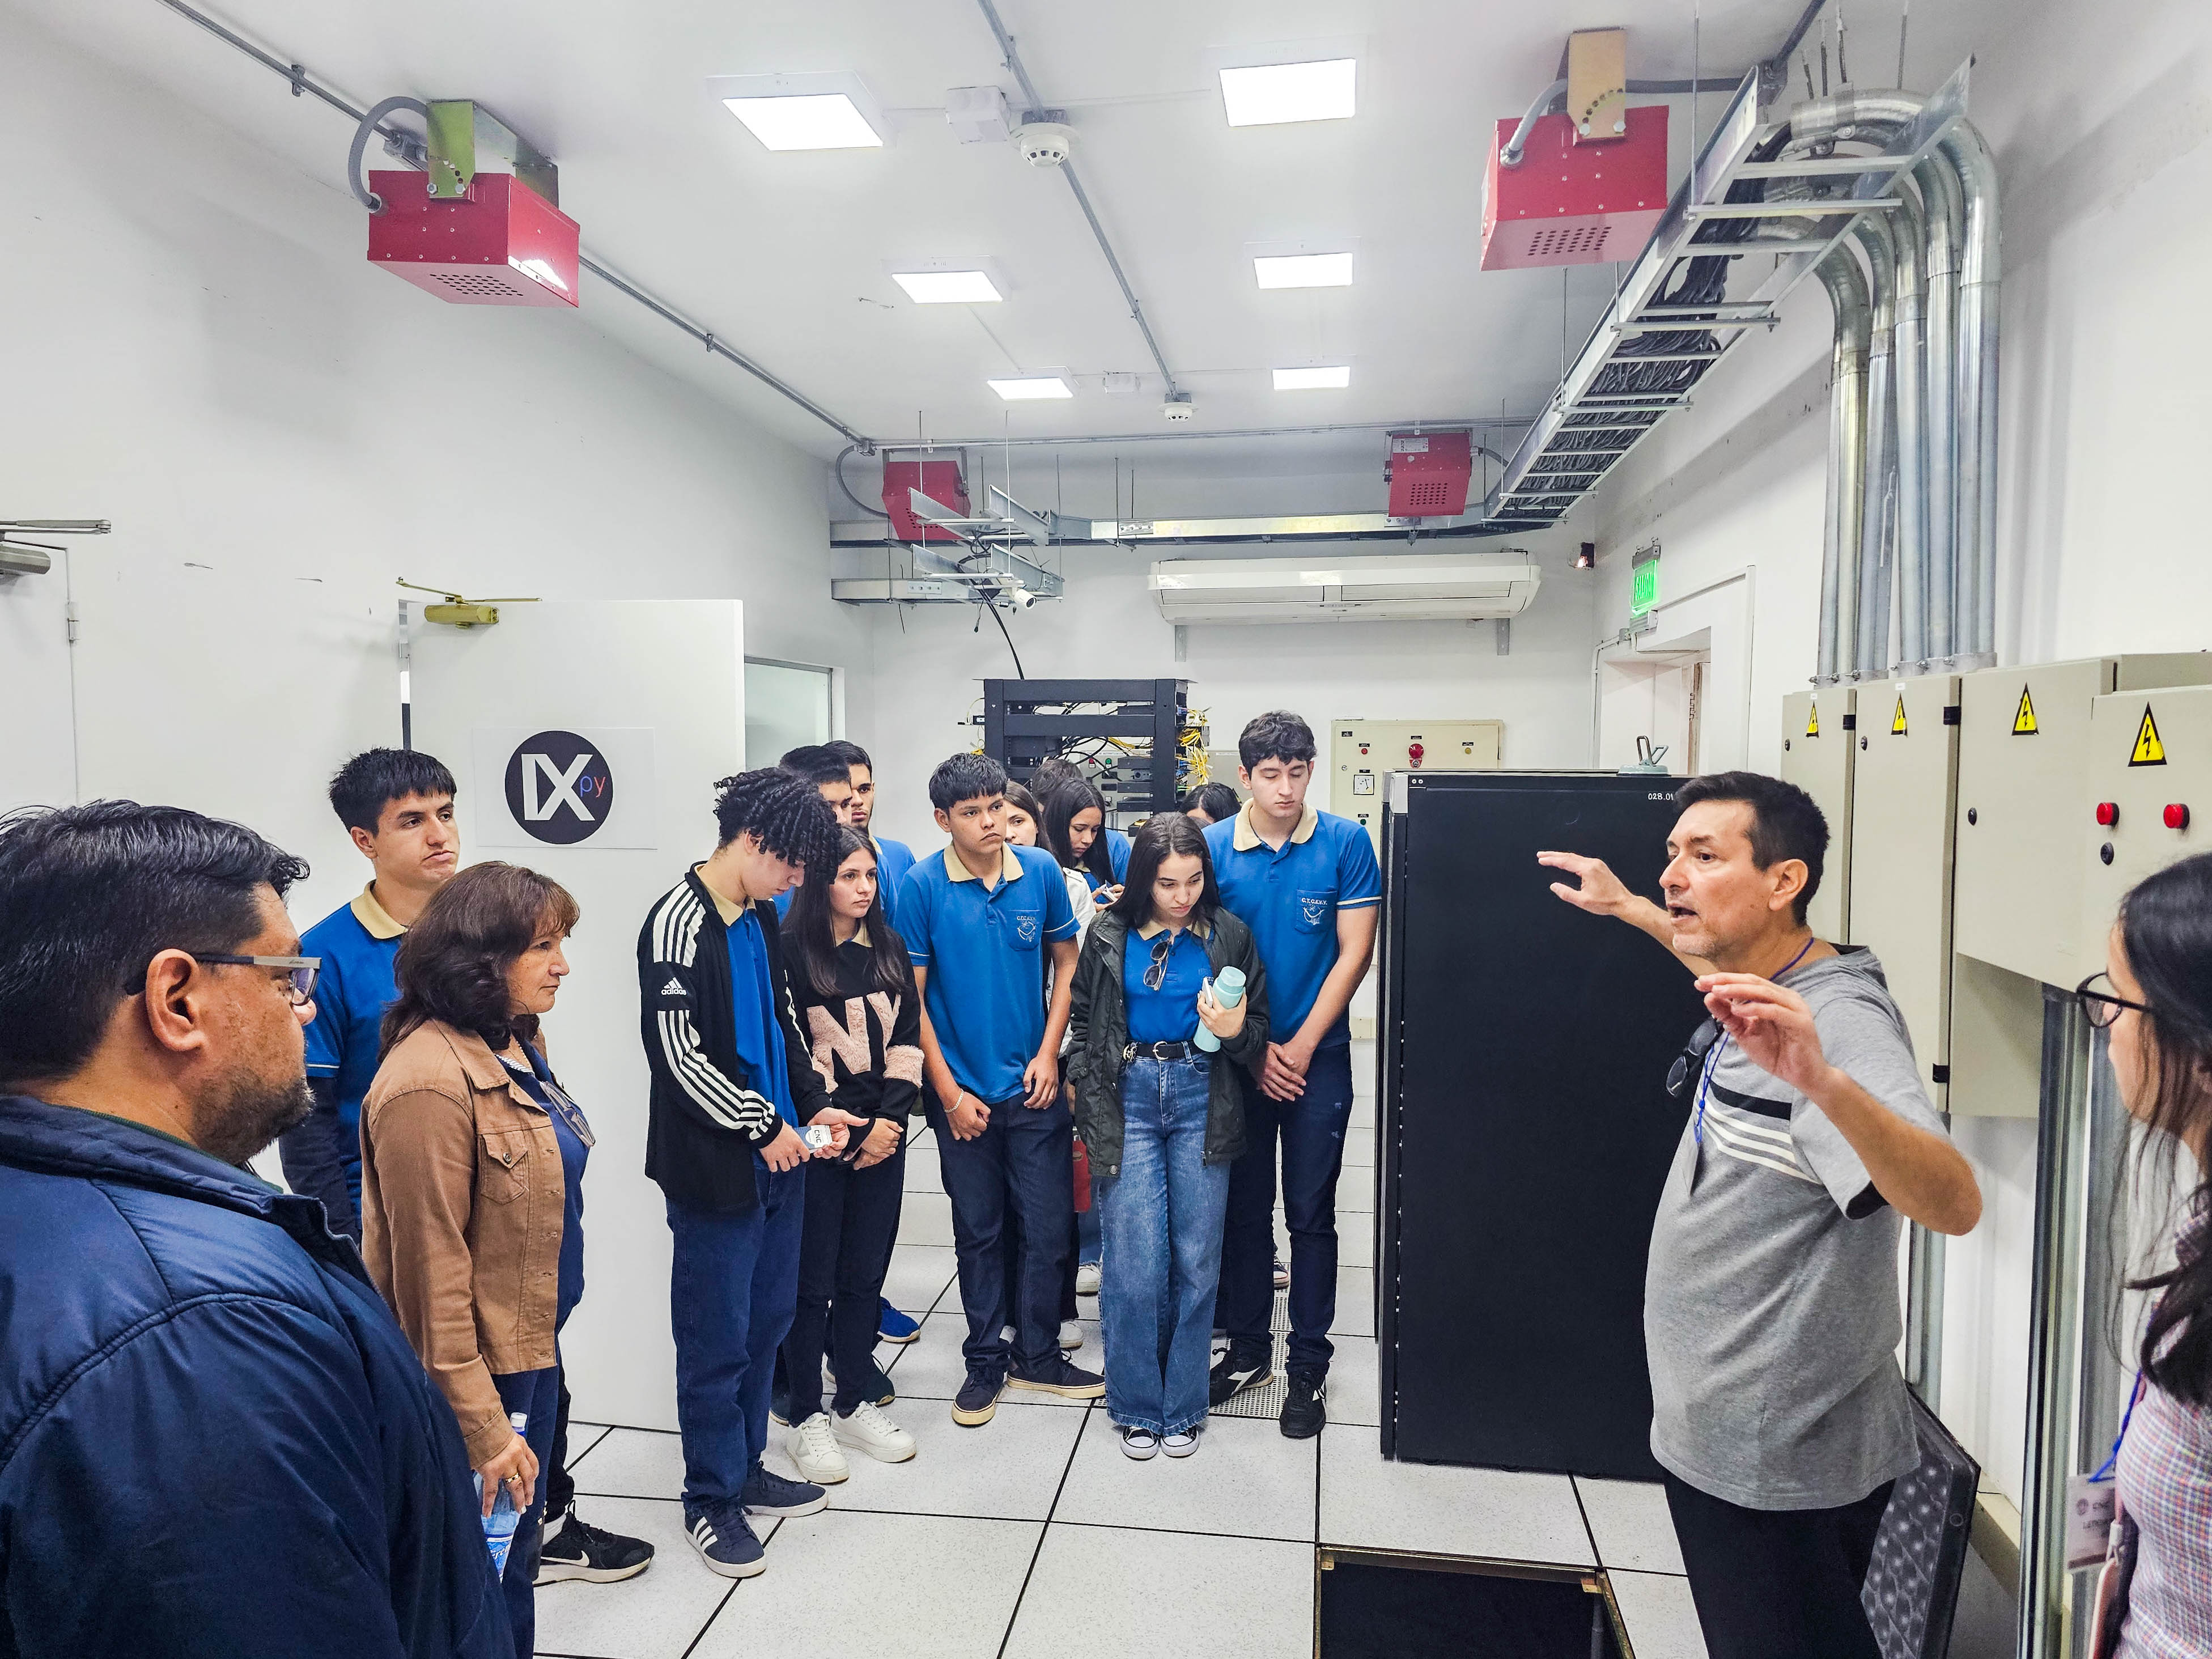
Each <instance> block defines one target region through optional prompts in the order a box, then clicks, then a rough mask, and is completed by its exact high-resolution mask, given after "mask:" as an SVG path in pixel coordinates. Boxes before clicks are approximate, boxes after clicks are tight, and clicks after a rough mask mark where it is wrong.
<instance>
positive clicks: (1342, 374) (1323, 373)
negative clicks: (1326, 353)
mask: <svg viewBox="0 0 2212 1659" xmlns="http://www.w3.org/2000/svg"><path fill="white" fill-rule="evenodd" d="M1351 384H1352V366H1351V365H1350V364H1349V363H1338V364H1336V365H1335V366H1334V368H1279V369H1277V370H1276V371H1275V390H1276V391H1278V392H1335V391H1340V390H1341V389H1342V388H1344V387H1346V386H1350V385H1351Z"/></svg>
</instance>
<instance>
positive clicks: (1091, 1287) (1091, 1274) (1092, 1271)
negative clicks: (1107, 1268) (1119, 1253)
mask: <svg viewBox="0 0 2212 1659" xmlns="http://www.w3.org/2000/svg"><path fill="white" fill-rule="evenodd" d="M1075 1293H1076V1295H1078V1296H1096V1295H1097V1294H1098V1264H1097V1262H1095V1261H1085V1262H1081V1263H1079V1264H1078V1265H1077V1267H1076V1269H1075Z"/></svg>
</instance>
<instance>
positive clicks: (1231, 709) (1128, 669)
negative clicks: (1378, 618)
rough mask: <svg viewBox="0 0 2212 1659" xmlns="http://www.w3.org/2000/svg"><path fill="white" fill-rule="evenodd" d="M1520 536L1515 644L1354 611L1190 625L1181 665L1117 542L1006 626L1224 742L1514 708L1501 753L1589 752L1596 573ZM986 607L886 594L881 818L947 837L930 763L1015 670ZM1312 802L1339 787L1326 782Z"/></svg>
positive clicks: (880, 660)
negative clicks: (1250, 724) (1171, 706)
mask: <svg viewBox="0 0 2212 1659" xmlns="http://www.w3.org/2000/svg"><path fill="white" fill-rule="evenodd" d="M1296 505H1297V502H1296V501H1292V502H1291V503H1290V504H1288V505H1285V507H1284V508H1283V510H1285V511H1288V510H1292V508H1293V507H1295V506H1296ZM1155 510H1157V511H1158V512H1160V513H1166V512H1168V511H1170V508H1169V507H1167V506H1166V505H1164V504H1163V505H1161V506H1160V507H1158V508H1157V509H1155ZM1174 510H1183V509H1180V508H1178V509H1174ZM1475 545H1477V546H1481V547H1487V546H1488V545H1489V544H1475ZM1526 545H1527V546H1528V549H1529V550H1530V551H1531V552H1532V553H1534V554H1535V555H1536V556H1538V557H1539V558H1540V559H1541V562H1542V563H1543V566H1544V586H1543V587H1542V590H1541V592H1539V593H1538V595H1537V597H1536V599H1535V602H1534V605H1531V606H1530V608H1529V609H1528V611H1527V612H1526V613H1525V614H1524V615H1523V616H1522V617H1518V618H1516V620H1515V622H1514V623H1513V627H1512V630H1511V634H1512V650H1511V654H1510V655H1508V656H1504V657H1501V656H1499V655H1498V653H1497V647H1496V644H1495V638H1496V635H1495V630H1494V629H1492V625H1491V624H1490V623H1487V622H1481V623H1384V622H1344V623H1310V624H1302V625H1297V626H1281V627H1278V626H1272V625H1270V626H1260V627H1206V628H1199V627H1193V628H1190V629H1187V630H1186V634H1185V639H1186V659H1185V660H1183V661H1180V662H1178V661H1177V660H1176V655H1175V632H1176V630H1175V629H1173V628H1172V627H1170V625H1169V624H1168V623H1165V622H1164V621H1163V620H1162V619H1161V617H1160V614H1159V611H1158V607H1157V606H1156V605H1155V604H1154V603H1153V600H1152V595H1151V593H1150V592H1148V591H1147V590H1146V585H1145V580H1146V571H1147V570H1148V569H1149V568H1150V567H1151V565H1152V562H1153V559H1152V555H1151V554H1150V553H1148V552H1144V551H1132V550H1121V549H1115V548H1070V549H1068V550H1066V568H1067V590H1066V597H1065V598H1063V599H1058V600H1048V601H1044V602H1041V603H1040V604H1038V605H1036V607H1035V608H1034V609H1032V610H1030V611H1024V612H1022V613H1020V614H1019V615H1018V616H1016V617H1012V619H1011V620H1009V622H1008V623H1007V627H1008V629H1010V630H1011V632H1012V636H1013V642H1014V645H1015V647H1017V648H1018V650H1019V651H1020V653H1021V656H1022V662H1023V665H1024V667H1025V668H1026V669H1027V670H1028V671H1029V674H1030V677H1031V678H1036V679H1045V678H1124V679H1155V678H1178V679H1185V680H1188V681H1189V682H1190V702H1191V705H1192V707H1194V708H1203V709H1205V710H1206V711H1207V718H1208V721H1209V726H1210V732H1211V735H1210V736H1209V738H1208V746H1209V747H1210V748H1213V749H1217V750H1229V749H1234V748H1235V747H1236V745H1237V732H1238V731H1239V730H1241V729H1242V728H1243V725H1244V723H1245V722H1246V721H1247V720H1250V719H1251V718H1252V717H1253V716H1254V715H1255V714H1261V713H1263V712H1265V711H1266V710H1267V709H1270V708H1291V709H1293V710H1295V711H1296V712H1297V713H1298V714H1302V715H1304V717H1305V719H1306V721H1307V723H1308V724H1309V725H1310V726H1312V727H1313V728H1314V732H1315V734H1316V737H1317V738H1319V739H1320V740H1321V743H1322V759H1323V761H1324V763H1326V762H1327V760H1328V729H1327V728H1328V723H1329V722H1330V721H1331V720H1335V719H1338V718H1340V717H1342V716H1348V715H1359V716H1364V717H1367V718H1370V719H1395V718H1409V719H1427V718H1436V717H1442V716H1453V717H1458V718H1465V719H1474V720H1504V722H1505V746H1504V763H1505V764H1506V765H1508V766H1511V767H1544V766H1581V765H1584V764H1586V763H1587V762H1588V757H1589V695H1590V694H1589V686H1590V661H1589V637H1590V611H1589V591H1590V573H1588V572H1577V571H1574V570H1572V569H1571V568H1567V567H1568V565H1569V564H1570V563H1571V555H1563V554H1562V553H1560V552H1559V551H1557V550H1552V549H1551V548H1549V547H1548V546H1547V543H1546V542H1545V541H1543V540H1542V539H1541V538H1530V539H1529V540H1528V542H1527V543H1526ZM976 621H977V617H976V615H975V613H974V612H972V611H968V610H966V609H965V608H964V607H962V608H955V607H951V606H942V605H911V606H905V607H900V608H896V609H892V608H886V609H884V610H883V611H879V612H878V614H877V616H876V618H875V664H876V676H877V684H878V696H877V702H876V718H875V723H874V726H873V727H872V733H873V735H872V737H866V738H863V739H862V741H863V742H865V743H866V744H867V745H868V746H869V748H870V750H871V751H872V753H873V754H874V755H875V757H876V761H877V765H878V768H879V774H878V775H879V776H880V778H881V787H880V789H879V792H878V793H879V797H880V799H881V800H882V805H881V808H880V809H879V814H878V825H879V827H880V828H881V829H883V830H884V832H885V833H886V834H889V835H892V836H898V837H899V838H901V839H902V840H906V841H908V842H911V843H912V844H913V845H915V847H916V848H932V847H939V846H942V845H943V844H944V836H942V835H940V834H939V832H938V830H937V829H936V827H935V826H934V824H933V823H932V821H931V818H930V815H929V800H928V790H927V783H928V779H929V773H930V770H931V769H932V768H933V767H934V766H935V765H936V764H937V763H939V761H941V760H943V759H944V758H945V757H946V756H947V755H950V754H952V753H953V752H955V751H956V750H960V749H965V748H973V747H976V746H979V745H980V744H981V739H982V732H981V729H980V728H976V727H963V726H961V725H959V724H958V722H960V721H961V720H963V719H964V718H966V716H967V715H968V714H969V712H970V711H971V709H973V710H976V711H977V712H980V699H981V696H982V691H983V689H982V685H981V681H983V680H984V679H986V678H993V679H1011V678H1014V666H1013V659H1012V657H1011V656H1010V655H1009V654H1008V653H1007V649H1006V642H1005V641H1002V640H1001V639H1000V637H999V634H998V630H997V629H995V628H994V627H992V626H991V624H990V623H989V622H988V621H987V620H985V621H984V622H983V625H982V629H981V632H980V633H979V632H976V631H975V623H976ZM1226 781H1229V782H1231V783H1232V784H1233V783H1234V782H1235V780H1234V779H1233V778H1231V779H1229V780H1226ZM1315 799H1316V804H1325V803H1326V801H1327V799H1328V797H1327V793H1326V791H1325V790H1323V789H1322V788H1321V787H1320V786H1318V785H1317V786H1316V797H1315Z"/></svg>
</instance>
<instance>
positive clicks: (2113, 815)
mask: <svg viewBox="0 0 2212 1659" xmlns="http://www.w3.org/2000/svg"><path fill="white" fill-rule="evenodd" d="M2119 821H2120V804H2119V802H2118V801H2116V800H2100V801H2099V802H2098V803H2097V822H2098V823H2101V824H2103V825H2104V826H2105V827H2106V829H2111V828H2112V826H2113V825H2114V824H2116V823H2118V822H2119Z"/></svg>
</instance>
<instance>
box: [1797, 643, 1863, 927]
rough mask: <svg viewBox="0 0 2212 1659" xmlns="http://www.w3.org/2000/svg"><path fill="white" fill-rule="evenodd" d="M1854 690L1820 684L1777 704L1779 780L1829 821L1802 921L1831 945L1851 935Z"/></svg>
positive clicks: (1855, 742) (1855, 740) (1855, 753)
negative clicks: (1822, 860)
mask: <svg viewBox="0 0 2212 1659" xmlns="http://www.w3.org/2000/svg"><path fill="white" fill-rule="evenodd" d="M1857 697H1858V688H1857V687H1856V686H1850V685H1824V686H1821V687H1820V688H1818V689H1817V690H1809V691H1792V692H1791V693H1790V695H1789V696H1786V697H1784V698H1783V700H1782V776H1783V779H1784V781H1786V782H1790V783H1794V784H1796V786H1797V787H1799V788H1800V789H1802V790H1803V791H1804V792H1805V793H1807V794H1808V795H1810V796H1811V797H1812V798H1813V800H1814V804H1815V805H1818V806H1819V807H1820V811H1821V812H1822V813H1823V814H1825V815H1826V817H1827V820H1828V857H1827V861H1826V864H1825V865H1824V866H1823V867H1822V869H1821V872H1820V891H1819V892H1817V893H1815V894H1814V895H1813V903H1812V906H1811V908H1809V909H1808V911H1807V912H1806V916H1805V920H1806V921H1807V922H1808V924H1809V925H1810V926H1811V927H1812V929H1813V932H1814V935H1815V936H1816V937H1818V938H1820V939H1826V940H1827V941H1828V942H1829V943H1831V944H1832V945H1844V944H1848V943H1849V942H1850V937H1851V782H1852V780H1853V779H1854V777H1856V775H1857V758H1858V738H1857V732H1856V729H1855V728H1856V726H1857V720H1856V718H1855V717H1854V715H1853V713H1852V711H1853V709H1854V708H1856V707H1857Z"/></svg>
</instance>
